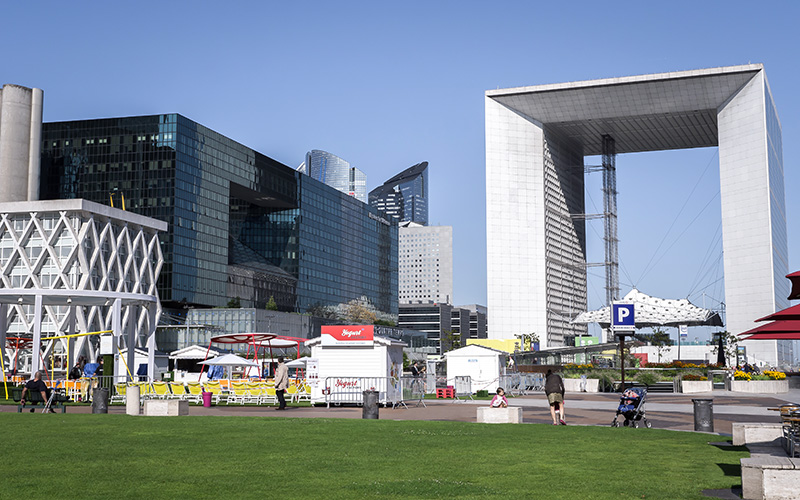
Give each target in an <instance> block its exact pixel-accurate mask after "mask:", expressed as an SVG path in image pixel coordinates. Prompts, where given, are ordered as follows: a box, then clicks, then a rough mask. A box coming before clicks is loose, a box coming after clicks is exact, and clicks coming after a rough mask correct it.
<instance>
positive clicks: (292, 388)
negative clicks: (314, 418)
mask: <svg viewBox="0 0 800 500" xmlns="http://www.w3.org/2000/svg"><path fill="white" fill-rule="evenodd" d="M286 394H288V395H289V401H292V402H294V401H295V398H296V397H297V386H296V385H294V384H292V385H290V386H289V387H287V388H286Z"/></svg>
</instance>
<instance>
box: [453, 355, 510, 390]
mask: <svg viewBox="0 0 800 500" xmlns="http://www.w3.org/2000/svg"><path fill="white" fill-rule="evenodd" d="M507 356H508V353H506V352H504V351H498V350H497V349H492V348H489V347H484V346H480V345H475V344H472V345H468V346H466V347H462V348H460V349H454V350H452V351H450V352H448V353H445V355H444V357H445V359H446V360H447V385H453V386H454V385H455V377H464V376H469V377H471V378H472V392H477V391H480V390H487V391H489V392H490V393H491V392H494V391H496V390H497V387H498V386H499V384H500V375H502V374H503V370H504V369H505V366H506V358H507Z"/></svg>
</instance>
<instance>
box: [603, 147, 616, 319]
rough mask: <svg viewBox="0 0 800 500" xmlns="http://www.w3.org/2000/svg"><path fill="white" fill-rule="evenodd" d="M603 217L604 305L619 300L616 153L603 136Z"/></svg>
mask: <svg viewBox="0 0 800 500" xmlns="http://www.w3.org/2000/svg"><path fill="white" fill-rule="evenodd" d="M603 215H604V216H605V224H604V231H603V241H604V242H605V266H606V305H611V303H613V302H614V301H615V300H617V299H619V239H618V238H617V153H616V148H615V145H614V138H613V137H611V136H610V135H603Z"/></svg>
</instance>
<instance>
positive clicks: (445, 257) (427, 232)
mask: <svg viewBox="0 0 800 500" xmlns="http://www.w3.org/2000/svg"><path fill="white" fill-rule="evenodd" d="M399 248H400V255H399V258H398V273H399V276H398V283H399V289H400V290H399V299H400V303H401V304H412V303H426V302H443V303H445V304H452V303H453V228H452V226H422V225H420V224H415V223H413V222H403V223H401V224H400V230H399Z"/></svg>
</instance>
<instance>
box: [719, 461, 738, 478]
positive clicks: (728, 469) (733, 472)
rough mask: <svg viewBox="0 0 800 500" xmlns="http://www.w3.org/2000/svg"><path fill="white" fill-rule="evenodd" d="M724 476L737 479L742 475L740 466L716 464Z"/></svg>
mask: <svg viewBox="0 0 800 500" xmlns="http://www.w3.org/2000/svg"><path fill="white" fill-rule="evenodd" d="M717 466H718V467H719V468H720V469H722V473H723V474H725V475H726V476H735V477H739V476H741V475H742V466H741V465H739V464H717Z"/></svg>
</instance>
